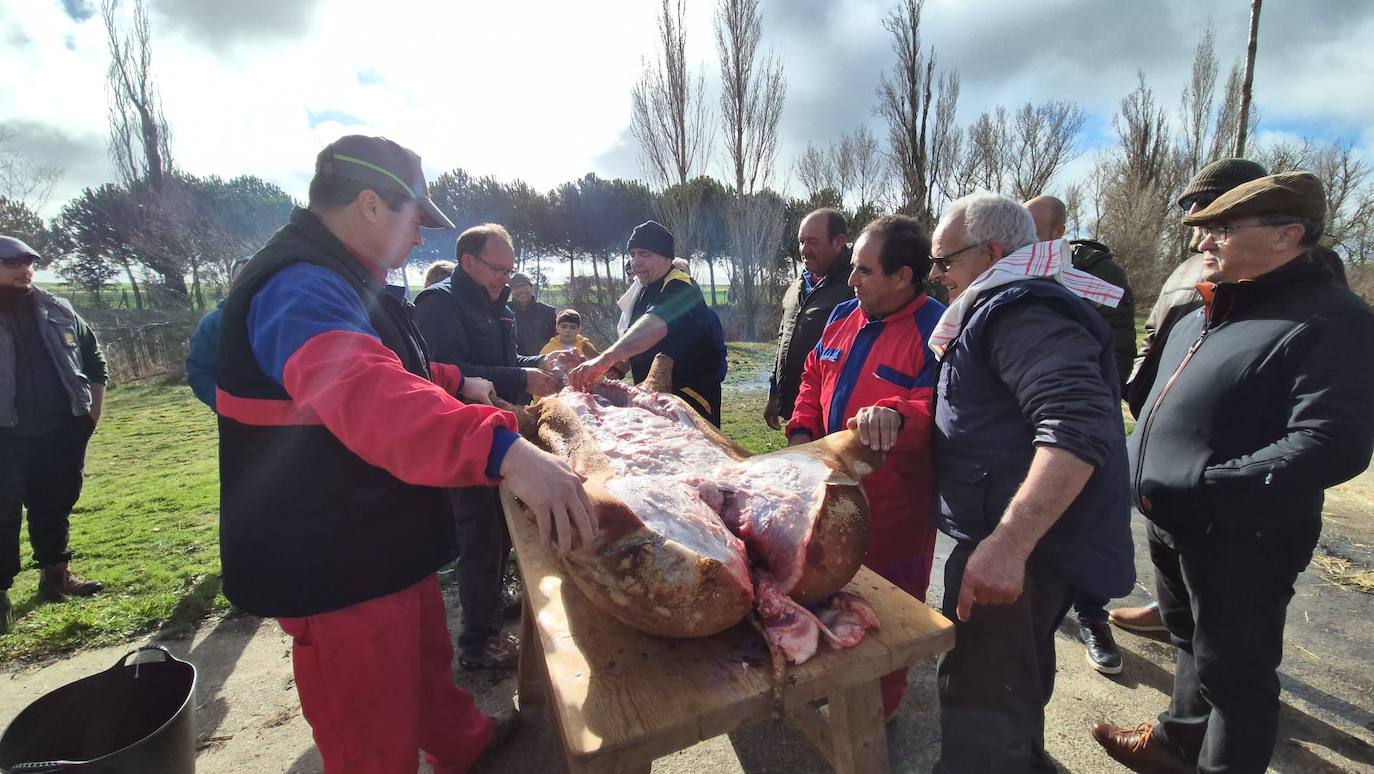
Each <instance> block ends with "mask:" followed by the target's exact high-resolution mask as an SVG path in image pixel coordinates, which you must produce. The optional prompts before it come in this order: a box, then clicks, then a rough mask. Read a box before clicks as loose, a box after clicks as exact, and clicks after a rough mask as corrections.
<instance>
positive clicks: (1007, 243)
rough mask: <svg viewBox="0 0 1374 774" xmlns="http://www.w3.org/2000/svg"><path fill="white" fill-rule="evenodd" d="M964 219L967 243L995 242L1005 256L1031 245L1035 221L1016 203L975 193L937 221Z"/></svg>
mask: <svg viewBox="0 0 1374 774" xmlns="http://www.w3.org/2000/svg"><path fill="white" fill-rule="evenodd" d="M959 215H963V217H964V231H965V233H967V235H968V240H969V242H970V243H978V244H983V243H985V242H996V243H998V244H1000V245H1001V246H1002V254H1003V255H1008V254H1010V253H1014V252H1016V251H1017V250H1020V249H1021V248H1023V247H1025V246H1026V245H1029V244H1032V243H1034V242H1035V219H1034V218H1032V217H1031V214H1030V213H1029V212H1027V211H1026V208H1025V207H1023V206H1022V205H1021V203H1020V202H1018V201H1016V200H1015V199H1013V198H1011V197H1010V196H1004V195H1002V194H995V193H989V192H987V191H979V192H978V193H973V194H969V195H968V196H965V197H964V198H962V199H959V200H957V201H955V202H954V203H953V204H951V205H950V206H949V210H948V211H947V212H946V213H945V216H944V217H943V218H941V221H942V222H944V223H948V222H950V221H951V220H953V219H954V218H956V217H958V216H959Z"/></svg>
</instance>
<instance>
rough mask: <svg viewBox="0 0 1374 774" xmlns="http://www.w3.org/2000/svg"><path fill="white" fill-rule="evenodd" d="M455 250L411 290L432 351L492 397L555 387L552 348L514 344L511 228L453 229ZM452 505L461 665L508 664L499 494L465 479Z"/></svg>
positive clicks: (505, 538)
mask: <svg viewBox="0 0 1374 774" xmlns="http://www.w3.org/2000/svg"><path fill="white" fill-rule="evenodd" d="M455 253H456V255H457V259H458V263H457V266H456V267H455V269H454V272H453V275H452V276H451V277H449V278H448V279H446V280H441V281H439V282H436V283H434V284H433V285H431V286H429V287H427V288H425V289H424V290H423V291H421V292H420V295H418V296H416V297H415V324H416V325H417V326H419V328H420V333H421V334H423V335H424V337H425V342H426V343H427V344H428V345H429V349H430V353H431V354H432V355H433V357H434V359H435V360H438V361H439V362H441V363H452V364H454V365H456V366H458V367H459V368H460V369H462V371H463V373H464V374H467V375H468V376H477V377H481V378H483V379H487V380H490V381H491V383H492V384H494V385H496V395H497V397H499V398H501V399H502V400H505V401H506V402H508V403H514V404H520V403H525V402H527V401H528V397H527V393H529V394H534V395H548V394H549V393H552V392H557V391H558V388H559V380H558V377H556V376H554V375H553V373H552V372H551V371H552V368H553V363H554V362H555V358H554V356H552V355H550V356H547V357H541V356H540V355H538V354H537V353H538V351H539V350H538V349H537V348H536V349H535V352H536V354H534V355H532V356H524V355H521V354H520V353H519V351H518V346H517V344H516V334H517V330H518V325H517V324H516V322H515V316H514V313H513V312H512V311H511V309H510V307H509V306H508V305H507V302H508V301H509V300H510V297H511V294H512V293H513V292H514V291H513V290H512V289H511V288H508V287H506V280H507V279H510V278H511V277H512V272H513V271H514V269H515V248H514V247H513V246H512V244H511V238H510V234H509V233H508V232H507V231H506V229H505V228H503V227H501V226H499V225H497V224H495V223H487V224H484V225H481V226H473V227H472V228H470V229H468V230H466V231H464V232H463V233H462V234H460V235H459V236H458V244H457V246H456V248H455ZM525 284H526V285H527V286H528V280H526V283H525ZM550 335H551V334H550ZM544 341H548V336H547V335H546V336H545V337H544ZM542 343H543V342H541V344H542ZM568 354H571V353H568ZM579 359H580V358H579ZM546 369H547V370H546ZM453 508H454V516H455V518H456V519H457V520H458V532H459V535H458V537H459V544H460V546H461V547H462V553H461V554H460V555H459V557H458V603H459V605H460V606H462V608H463V631H462V634H460V635H459V637H458V663H459V665H460V666H462V667H463V668H464V669H509V668H512V667H514V666H515V665H516V663H517V659H518V658H519V655H520V650H519V647H520V643H519V640H518V639H517V638H516V637H515V635H510V634H506V635H503V634H502V633H501V615H502V610H503V608H504V607H505V603H504V594H503V592H504V580H505V571H506V562H507V559H508V558H509V556H510V534H509V533H508V532H507V531H506V522H505V520H504V519H503V518H502V517H501V501H500V498H499V497H498V495H497V493H496V490H495V489H492V488H491V487H489V486H473V487H467V488H464V489H461V490H458V491H456V492H454V493H453Z"/></svg>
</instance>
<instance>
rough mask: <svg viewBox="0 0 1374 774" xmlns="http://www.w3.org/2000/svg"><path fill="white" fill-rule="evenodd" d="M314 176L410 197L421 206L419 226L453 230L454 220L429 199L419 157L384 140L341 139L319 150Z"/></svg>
mask: <svg viewBox="0 0 1374 774" xmlns="http://www.w3.org/2000/svg"><path fill="white" fill-rule="evenodd" d="M315 174H316V175H334V176H335V177H342V178H346V179H348V180H356V181H357V182H359V183H366V184H367V185H368V187H369V188H372V189H374V190H378V191H391V192H392V193H398V194H401V195H403V196H406V197H409V198H411V199H414V200H415V201H416V202H418V203H419V205H420V225H421V226H424V227H425V228H453V221H451V220H449V219H448V216H446V215H444V213H442V212H440V211H439V208H438V207H436V206H434V202H433V201H431V200H430V198H429V187H428V186H427V185H426V184H425V173H424V170H423V169H421V168H420V157H419V155H417V154H416V153H415V151H412V150H410V149H409V148H406V147H403V146H401V145H399V144H398V143H395V142H392V141H391V140H388V139H387V138H385V137H367V136H365V135H361V134H350V135H346V136H344V137H340V138H339V139H337V140H335V141H334V142H331V143H330V144H329V145H326V146H325V148H324V150H322V151H320V155H319V156H318V157H316V159H315Z"/></svg>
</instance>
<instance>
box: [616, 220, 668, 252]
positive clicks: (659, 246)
mask: <svg viewBox="0 0 1374 774" xmlns="http://www.w3.org/2000/svg"><path fill="white" fill-rule="evenodd" d="M634 249H640V250H648V251H649V252H651V253H658V254H659V255H661V256H663V257H664V258H672V257H673V232H671V231H669V230H668V229H666V228H664V227H663V224H661V223H658V222H656V221H652V220H646V221H644V222H643V223H641V224H639V225H638V226H635V230H634V232H633V233H631V234H630V241H629V243H628V244H626V245H625V250H626V252H629V251H630V250H634Z"/></svg>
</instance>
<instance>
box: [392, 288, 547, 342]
mask: <svg viewBox="0 0 1374 774" xmlns="http://www.w3.org/2000/svg"><path fill="white" fill-rule="evenodd" d="M458 271H462V269H458ZM417 300H418V299H417ZM510 310H511V312H512V313H514V315H515V349H516V351H517V352H519V353H520V354H522V355H527V356H528V355H538V354H539V350H541V349H543V348H544V345H545V344H547V343H548V341H549V339H551V338H553V337H554V335H555V334H557V333H558V325H557V322H556V316H557V313H556V312H554V309H553V307H551V306H549V305H548V304H541V303H539V302H538V301H535V300H533V299H531V300H530V302H529V304H527V305H526V306H525V307H523V308H522V307H521V306H520V305H519V304H516V303H513V302H512V303H511V305H510Z"/></svg>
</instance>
